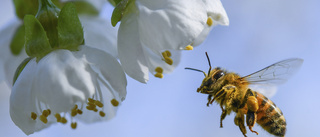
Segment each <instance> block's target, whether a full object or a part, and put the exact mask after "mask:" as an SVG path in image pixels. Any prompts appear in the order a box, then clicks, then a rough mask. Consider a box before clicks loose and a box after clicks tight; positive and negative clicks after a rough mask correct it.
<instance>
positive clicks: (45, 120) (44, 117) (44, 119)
mask: <svg viewBox="0 0 320 137" xmlns="http://www.w3.org/2000/svg"><path fill="white" fill-rule="evenodd" d="M39 119H40V120H41V121H42V122H43V123H45V124H47V123H48V119H47V117H46V116H44V115H40V117H39Z"/></svg>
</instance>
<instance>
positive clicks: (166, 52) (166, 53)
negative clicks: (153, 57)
mask: <svg viewBox="0 0 320 137" xmlns="http://www.w3.org/2000/svg"><path fill="white" fill-rule="evenodd" d="M162 56H163V57H164V58H165V57H171V52H170V51H169V50H166V51H164V52H162Z"/></svg>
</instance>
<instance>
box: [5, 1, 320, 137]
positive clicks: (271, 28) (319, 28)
mask: <svg viewBox="0 0 320 137" xmlns="http://www.w3.org/2000/svg"><path fill="white" fill-rule="evenodd" d="M222 3H223V5H224V8H225V9H226V11H227V13H228V16H229V19H230V26H229V27H222V26H217V27H216V28H214V29H213V30H212V31H211V33H210V35H209V36H208V38H207V39H206V41H205V42H204V43H203V44H202V45H201V46H200V47H197V48H195V49H194V50H193V51H184V52H183V55H182V59H181V60H182V61H181V64H180V65H179V66H178V67H177V68H176V69H175V71H174V72H173V73H171V74H168V75H165V77H164V78H163V79H157V78H154V77H152V76H151V78H150V81H149V82H148V84H141V83H138V82H136V81H134V80H132V79H130V78H129V77H128V87H127V91H128V95H127V98H126V100H125V101H124V102H123V104H122V105H121V106H120V107H119V109H118V113H117V116H116V117H115V118H114V119H112V120H110V121H107V122H100V123H95V124H90V125H86V124H82V123H78V127H77V129H76V130H72V129H71V128H70V126H69V125H61V124H55V125H52V126H51V127H50V128H47V129H45V130H42V131H40V132H37V133H35V134H33V135H30V136H31V137H44V136H45V137H56V136H59V137H66V136H79V137H80V136H81V137H82V136H95V137H105V136H108V137H131V136H137V137H151V136H152V137H178V136H184V137H196V136H198V137H213V136H217V137H242V134H241V132H240V130H239V128H238V127H237V126H236V125H234V122H233V119H234V114H231V115H230V116H227V117H226V119H225V120H224V128H219V124H220V123H219V120H220V114H221V109H220V107H219V106H218V105H216V104H213V105H212V106H210V107H207V106H206V103H207V96H206V95H203V94H200V93H197V92H196V89H197V88H198V87H199V86H200V84H201V82H202V79H203V78H204V77H203V74H201V73H198V72H194V71H188V70H185V69H184V68H185V67H193V68H197V69H201V70H205V71H207V70H208V63H207V59H206V56H205V54H204V53H205V52H206V51H207V52H208V54H209V56H210V59H211V63H212V65H213V66H220V67H223V68H226V69H228V70H230V71H234V72H237V73H239V74H240V75H243V76H244V75H247V74H250V73H252V72H254V71H257V70H260V69H262V68H264V67H266V66H268V65H270V64H272V63H275V62H277V61H280V60H283V59H287V58H291V57H298V58H302V59H304V63H303V65H302V67H301V69H300V71H299V72H298V73H297V74H296V75H294V76H293V77H292V78H291V79H290V80H289V81H288V82H287V83H285V84H283V85H280V86H279V87H278V92H277V93H276V94H275V96H273V97H272V98H271V100H273V101H274V102H275V103H276V105H277V106H278V107H279V108H280V109H281V110H282V111H283V113H284V115H285V117H286V120H287V124H288V125H287V134H286V136H287V137H301V136H308V137H315V136H319V135H318V130H319V122H320V119H319V113H320V109H319V105H320V99H319V97H320V89H319V88H318V87H317V86H318V84H320V80H319V78H318V76H320V16H319V13H320V8H319V5H320V1H318V0H281V1H279V0H241V1H237V0H231V1H230V0H229V1H226V0H222ZM108 7H109V8H111V7H110V6H108ZM110 10H112V9H110ZM110 10H108V11H110ZM0 13H1V16H0V17H1V18H0V26H3V25H4V24H6V22H8V21H9V20H10V19H12V18H13V16H14V9H13V4H12V2H11V1H9V0H6V1H2V3H1V4H0ZM9 96H10V91H9V90H8V88H7V86H6V84H5V83H1V84H0V110H1V111H0V137H7V136H10V137H24V136H26V135H25V134H24V133H23V132H22V131H21V130H20V129H19V128H18V127H16V126H15V125H14V123H13V122H12V121H11V118H10V115H9ZM254 130H256V131H258V132H259V133H260V134H259V136H257V137H269V136H271V135H270V134H269V133H267V132H266V131H264V130H263V129H262V128H261V127H259V126H258V125H256V126H255V127H254ZM247 135H248V136H249V137H252V136H256V135H255V134H253V133H251V132H248V134H247Z"/></svg>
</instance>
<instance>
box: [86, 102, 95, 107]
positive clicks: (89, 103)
mask: <svg viewBox="0 0 320 137" xmlns="http://www.w3.org/2000/svg"><path fill="white" fill-rule="evenodd" d="M88 106H94V107H96V105H95V104H94V101H93V102H88Z"/></svg>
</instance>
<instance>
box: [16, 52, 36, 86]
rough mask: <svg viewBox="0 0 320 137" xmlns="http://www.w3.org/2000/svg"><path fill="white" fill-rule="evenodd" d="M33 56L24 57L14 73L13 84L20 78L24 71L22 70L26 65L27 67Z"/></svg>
mask: <svg viewBox="0 0 320 137" xmlns="http://www.w3.org/2000/svg"><path fill="white" fill-rule="evenodd" d="M31 59H32V58H30V57H29V58H26V59H24V60H23V61H22V62H21V64H20V65H19V66H18V68H17V69H16V72H15V73H14V76H13V85H14V83H15V82H16V80H17V79H18V77H19V75H20V73H21V72H22V70H23V69H24V67H26V65H27V64H28V62H29V61H30V60H31Z"/></svg>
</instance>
